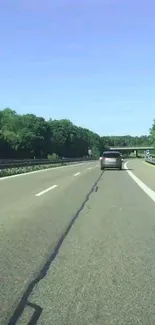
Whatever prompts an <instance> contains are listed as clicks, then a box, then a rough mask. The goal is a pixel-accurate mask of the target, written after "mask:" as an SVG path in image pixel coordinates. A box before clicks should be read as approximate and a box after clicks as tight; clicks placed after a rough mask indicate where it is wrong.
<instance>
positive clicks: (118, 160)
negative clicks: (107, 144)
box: [100, 151, 122, 170]
mask: <svg viewBox="0 0 155 325" xmlns="http://www.w3.org/2000/svg"><path fill="white" fill-rule="evenodd" d="M100 166H101V170H104V169H105V168H116V169H119V170H121V169H122V157H121V154H120V152H119V151H104V152H103V155H102V159H101V160H100Z"/></svg>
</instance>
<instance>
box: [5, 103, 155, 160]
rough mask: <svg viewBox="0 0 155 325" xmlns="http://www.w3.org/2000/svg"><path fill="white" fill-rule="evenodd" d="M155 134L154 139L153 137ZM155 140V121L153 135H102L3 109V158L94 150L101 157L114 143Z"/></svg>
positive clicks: (72, 154)
mask: <svg viewBox="0 0 155 325" xmlns="http://www.w3.org/2000/svg"><path fill="white" fill-rule="evenodd" d="M153 137H154V138H153ZM152 139H155V121H154V124H153V126H152V129H151V130H150V136H146V135H143V136H140V137H138V136H137V137H133V136H129V135H125V136H99V135H98V134H97V133H94V132H92V131H90V130H88V129H86V128H82V127H78V126H76V125H74V124H73V123H72V122H71V121H70V120H68V119H61V120H52V119H49V120H48V121H46V120H45V119H44V118H43V117H38V116H35V115H34V114H23V115H20V114H17V113H16V112H15V111H14V110H12V109H10V108H5V109H3V110H0V158H16V159H22V158H34V157H35V158H47V157H49V156H50V155H53V154H54V155H56V156H59V157H84V156H87V155H88V150H89V149H91V151H92V155H93V157H96V158H97V157H99V156H100V154H101V153H102V152H103V151H104V150H106V149H107V148H108V147H112V146H143V145H148V144H151V141H153V140H152Z"/></svg>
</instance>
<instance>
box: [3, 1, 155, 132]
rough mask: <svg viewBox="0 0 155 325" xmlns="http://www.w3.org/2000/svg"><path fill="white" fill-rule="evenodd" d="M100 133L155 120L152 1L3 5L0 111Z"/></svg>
mask: <svg viewBox="0 0 155 325" xmlns="http://www.w3.org/2000/svg"><path fill="white" fill-rule="evenodd" d="M5 107H10V108H12V109H15V110H16V111H17V112H18V113H27V112H31V113H34V114H36V115H39V116H43V117H45V118H49V117H51V118H53V119H60V118H68V119H70V120H71V121H72V122H73V123H75V124H77V125H80V126H84V127H87V128H89V129H91V130H93V131H95V132H97V133H99V134H100V135H108V134H109V135H110V134H115V135H123V134H131V135H136V134H137V135H140V134H145V133H148V130H149V127H151V125H152V120H153V118H154V117H155V1H154V0H147V1H145V0H43V1H42V0H31V1H30V0H20V1H19V0H0V108H1V109H3V108H5Z"/></svg>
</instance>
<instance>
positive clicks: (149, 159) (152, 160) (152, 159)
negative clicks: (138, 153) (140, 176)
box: [145, 157, 155, 165]
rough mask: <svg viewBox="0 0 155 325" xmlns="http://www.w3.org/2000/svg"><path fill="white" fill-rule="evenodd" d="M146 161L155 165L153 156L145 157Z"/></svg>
mask: <svg viewBox="0 0 155 325" xmlns="http://www.w3.org/2000/svg"><path fill="white" fill-rule="evenodd" d="M145 161H146V162H147V163H149V164H152V165H155V158H153V157H150V158H145Z"/></svg>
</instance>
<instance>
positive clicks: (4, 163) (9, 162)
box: [0, 158, 93, 169]
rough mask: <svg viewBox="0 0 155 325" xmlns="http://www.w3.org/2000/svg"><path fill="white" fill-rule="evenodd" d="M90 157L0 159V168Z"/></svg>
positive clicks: (89, 159)
mask: <svg viewBox="0 0 155 325" xmlns="http://www.w3.org/2000/svg"><path fill="white" fill-rule="evenodd" d="M91 160H93V159H91V158H64V159H56V160H52V159H22V160H21V159H18V160H15V159H0V169H5V168H17V167H27V166H39V165H52V164H62V165H64V164H66V163H74V162H75V163H76V162H87V161H91Z"/></svg>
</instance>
